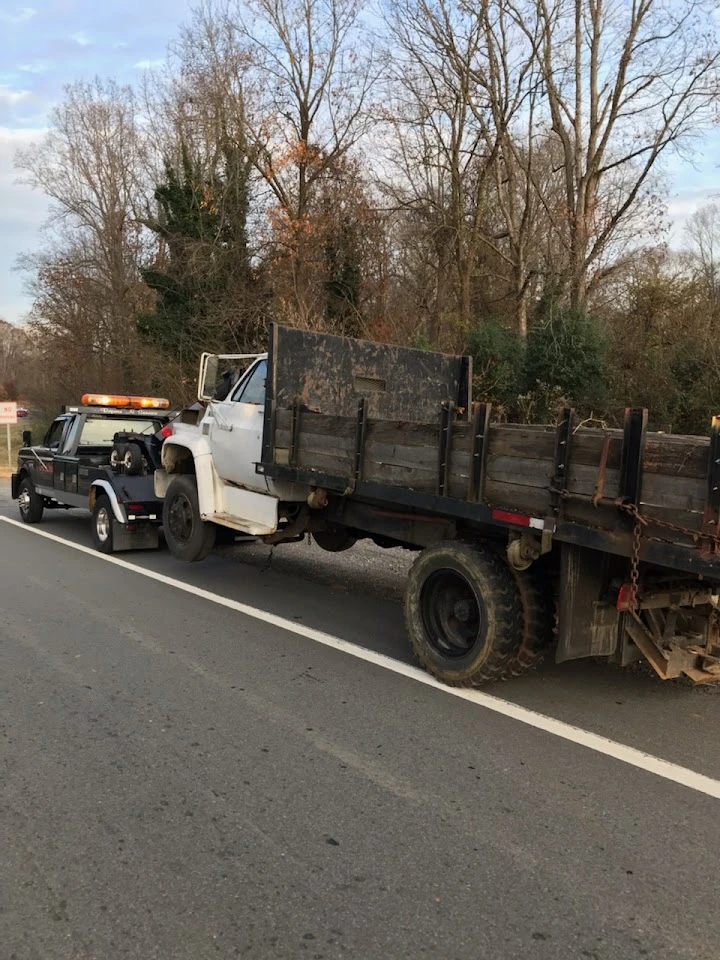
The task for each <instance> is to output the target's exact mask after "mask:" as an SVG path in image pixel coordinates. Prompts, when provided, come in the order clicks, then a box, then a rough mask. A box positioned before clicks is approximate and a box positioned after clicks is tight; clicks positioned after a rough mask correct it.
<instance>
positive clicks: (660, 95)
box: [505, 0, 720, 308]
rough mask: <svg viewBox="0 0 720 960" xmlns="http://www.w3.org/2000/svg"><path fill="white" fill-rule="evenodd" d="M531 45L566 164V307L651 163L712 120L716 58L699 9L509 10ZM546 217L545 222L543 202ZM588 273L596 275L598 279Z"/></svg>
mask: <svg viewBox="0 0 720 960" xmlns="http://www.w3.org/2000/svg"><path fill="white" fill-rule="evenodd" d="M505 2H507V3H508V5H509V9H510V10H511V11H512V13H513V16H514V18H515V22H516V24H517V25H518V27H519V28H521V29H522V30H523V31H524V32H525V35H526V37H527V38H528V40H529V41H531V42H532V44H533V46H534V49H535V51H536V55H537V58H538V63H539V70H540V76H541V79H542V84H543V87H542V90H543V99H542V103H541V104H539V105H538V106H539V107H542V112H541V111H540V109H538V111H537V122H538V123H542V122H543V113H544V115H545V117H546V119H547V123H548V126H549V127H550V128H551V130H552V136H553V137H554V138H556V139H557V142H558V145H559V152H560V157H561V169H560V173H561V175H562V177H563V188H564V199H565V203H564V206H565V209H564V211H563V215H564V224H558V226H559V227H561V232H562V234H563V235H564V238H565V243H566V246H567V251H568V263H569V266H568V280H569V288H570V300H571V303H572V305H573V306H575V307H579V308H582V307H584V306H585V303H586V299H587V295H588V290H589V288H591V287H592V286H593V284H596V283H597V282H598V281H599V280H600V279H601V278H602V271H598V270H597V267H598V264H599V262H600V260H601V258H602V257H603V256H604V254H605V253H606V251H607V249H608V247H609V246H610V245H611V244H612V242H613V239H614V237H616V236H617V234H618V231H619V230H620V228H621V227H622V225H623V223H624V222H626V220H627V218H628V217H629V216H630V215H632V213H633V211H634V210H635V208H636V205H637V203H638V200H639V198H641V196H642V193H643V190H644V189H646V188H647V186H648V184H649V181H650V178H651V175H652V174H653V172H654V171H655V169H656V168H657V165H658V163H659V162H660V161H661V160H662V159H663V158H664V156H665V155H666V154H667V153H669V152H670V150H672V149H675V150H679V149H681V148H682V147H684V146H687V145H688V143H689V142H690V141H691V139H692V137H693V136H694V135H696V134H697V133H698V132H699V131H700V130H702V129H703V128H704V127H705V126H706V125H707V124H708V123H709V122H710V121H711V120H712V119H713V117H714V112H715V104H716V98H717V94H718V62H719V57H720V53H719V51H718V45H717V38H716V36H715V30H714V26H713V23H714V5H713V4H712V3H711V2H706V0H674V2H672V3H667V2H664V0H505ZM541 200H542V201H543V203H544V204H545V208H546V210H547V211H548V215H551V214H552V212H553V211H552V210H551V209H550V208H549V205H548V204H547V203H545V198H544V197H543V196H542V192H541ZM593 271H595V272H593Z"/></svg>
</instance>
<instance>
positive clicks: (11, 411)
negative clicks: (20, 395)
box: [0, 400, 17, 424]
mask: <svg viewBox="0 0 720 960" xmlns="http://www.w3.org/2000/svg"><path fill="white" fill-rule="evenodd" d="M0 423H7V424H10V423H17V404H16V403H15V402H13V403H8V402H7V401H5V400H3V401H2V402H0Z"/></svg>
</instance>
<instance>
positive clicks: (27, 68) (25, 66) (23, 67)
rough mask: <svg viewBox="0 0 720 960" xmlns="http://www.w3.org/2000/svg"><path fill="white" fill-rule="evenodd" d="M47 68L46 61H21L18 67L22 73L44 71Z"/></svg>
mask: <svg viewBox="0 0 720 960" xmlns="http://www.w3.org/2000/svg"><path fill="white" fill-rule="evenodd" d="M48 69H49V67H48V65H47V64H46V63H21V64H20V66H19V67H18V70H20V71H21V72H22V73H45V71H46V70H48Z"/></svg>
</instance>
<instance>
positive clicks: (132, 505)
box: [127, 503, 143, 513]
mask: <svg viewBox="0 0 720 960" xmlns="http://www.w3.org/2000/svg"><path fill="white" fill-rule="evenodd" d="M127 506H128V510H132V512H133V513H137V512H138V510H142V508H143V505H142V504H141V503H129V504H128V505H127Z"/></svg>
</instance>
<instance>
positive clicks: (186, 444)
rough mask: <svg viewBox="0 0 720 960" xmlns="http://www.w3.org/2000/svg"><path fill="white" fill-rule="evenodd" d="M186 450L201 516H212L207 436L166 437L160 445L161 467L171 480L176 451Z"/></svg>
mask: <svg viewBox="0 0 720 960" xmlns="http://www.w3.org/2000/svg"><path fill="white" fill-rule="evenodd" d="M179 450H187V451H188V453H189V454H190V455H191V457H192V459H193V462H194V464H195V477H196V479H197V488H198V505H199V507H200V514H201V516H213V515H214V514H215V513H216V512H217V511H216V509H215V487H214V482H213V475H214V468H213V463H212V455H211V453H210V444H209V443H208V438H207V437H205V436H203V435H202V434H200V435H197V434H196V435H194V436H193V434H191V433H187V434H183V433H176V434H173V435H172V436H171V437H168V438H167V440H166V441H165V443H164V444H163V447H162V463H163V467H164V468H165V470H166V471H167V473H168V474H169V477H168V479H169V480H170V481H172V475H173V473H174V472H175V471H173V469H172V468H173V467H174V465H175V462H176V459H177V455H178V451H179Z"/></svg>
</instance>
